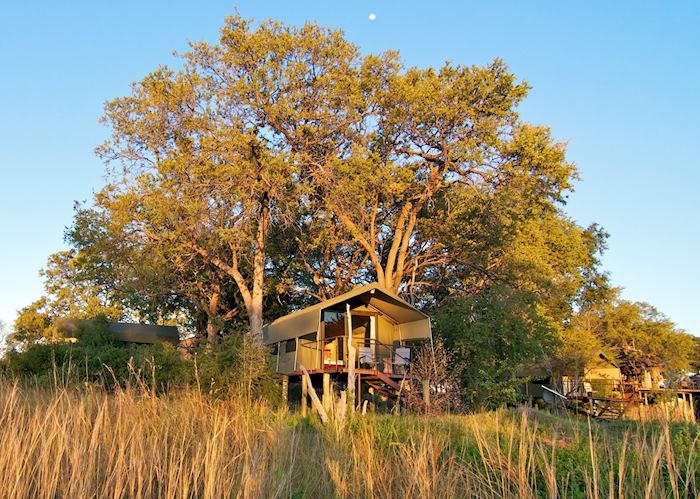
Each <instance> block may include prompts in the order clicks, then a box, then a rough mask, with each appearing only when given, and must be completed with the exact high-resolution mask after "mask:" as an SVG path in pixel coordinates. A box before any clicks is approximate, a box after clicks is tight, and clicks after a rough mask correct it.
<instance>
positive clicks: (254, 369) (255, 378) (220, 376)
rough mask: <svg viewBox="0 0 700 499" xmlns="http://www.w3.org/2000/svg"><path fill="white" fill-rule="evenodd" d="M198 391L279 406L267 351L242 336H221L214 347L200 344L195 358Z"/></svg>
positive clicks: (277, 388)
mask: <svg viewBox="0 0 700 499" xmlns="http://www.w3.org/2000/svg"><path fill="white" fill-rule="evenodd" d="M196 374H197V377H198V379H199V381H200V383H201V385H202V386H201V388H202V389H205V390H207V392H208V393H210V394H212V395H215V396H231V395H234V396H243V397H245V398H248V399H253V398H266V399H267V400H269V401H272V402H278V401H279V398H280V393H281V392H280V390H279V384H278V381H279V379H278V376H277V374H276V373H275V371H274V369H273V368H272V365H271V357H270V355H269V352H268V350H267V348H266V347H264V346H262V345H259V344H258V343H256V342H255V341H253V340H252V339H251V337H250V335H248V334H245V333H233V334H229V335H227V336H224V337H223V338H222V339H221V341H220V342H219V343H217V344H210V343H205V344H203V345H202V346H201V347H200V348H199V350H198V352H197V356H196Z"/></svg>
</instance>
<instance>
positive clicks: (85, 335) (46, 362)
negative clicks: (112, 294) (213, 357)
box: [6, 319, 191, 390]
mask: <svg viewBox="0 0 700 499" xmlns="http://www.w3.org/2000/svg"><path fill="white" fill-rule="evenodd" d="M73 336H74V337H75V338H77V339H78V341H77V343H73V342H59V343H44V344H40V343H35V344H30V345H28V346H27V347H26V348H23V349H22V350H16V349H15V350H11V351H9V352H8V353H7V355H6V361H7V365H8V367H9V369H10V371H11V372H12V373H13V374H14V375H15V376H19V377H24V378H33V379H36V380H37V381H39V382H41V383H46V384H53V383H55V382H57V381H60V382H61V383H63V384H70V383H76V382H89V383H98V384H102V385H106V386H114V384H115V383H117V384H119V385H121V386H124V385H126V384H127V383H131V384H137V383H143V385H145V386H148V387H149V388H151V389H158V390H163V389H166V388H168V387H174V386H182V385H184V384H186V383H187V382H188V380H189V379H190V370H191V368H190V366H189V365H188V364H187V363H186V362H185V361H183V360H181V359H180V355H179V353H178V352H177V350H176V348H175V347H174V346H172V345H171V344H169V343H156V344H153V345H134V344H124V343H121V342H119V341H117V340H116V339H115V338H114V335H112V334H111V333H109V332H108V331H107V320H106V319H101V320H96V321H91V322H90V323H85V324H81V325H80V326H79V327H78V329H77V331H76V332H75V333H74V334H73Z"/></svg>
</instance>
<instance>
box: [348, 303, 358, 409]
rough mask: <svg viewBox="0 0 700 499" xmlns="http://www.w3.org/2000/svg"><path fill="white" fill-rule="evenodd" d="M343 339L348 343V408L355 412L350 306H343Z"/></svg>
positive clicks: (353, 353) (353, 352)
mask: <svg viewBox="0 0 700 499" xmlns="http://www.w3.org/2000/svg"><path fill="white" fill-rule="evenodd" d="M345 337H346V339H347V342H348V394H347V396H348V407H349V408H350V412H355V356H356V352H355V346H354V345H353V344H352V314H351V313H350V304H349V303H346V304H345Z"/></svg>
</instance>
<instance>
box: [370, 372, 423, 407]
mask: <svg viewBox="0 0 700 499" xmlns="http://www.w3.org/2000/svg"><path fill="white" fill-rule="evenodd" d="M362 381H363V382H365V383H367V385H369V386H370V387H372V388H374V390H375V393H377V394H382V395H385V396H386V397H388V398H390V399H391V400H395V401H397V400H399V399H404V400H410V401H411V402H412V403H418V404H422V403H423V399H422V398H420V397H419V396H418V395H416V394H415V393H413V392H412V391H411V390H407V389H406V387H403V388H402V387H401V384H400V383H398V382H397V381H396V380H394V379H392V378H390V377H389V376H387V375H386V374H384V373H383V372H381V371H373V372H372V373H371V374H367V373H365V374H363V375H362Z"/></svg>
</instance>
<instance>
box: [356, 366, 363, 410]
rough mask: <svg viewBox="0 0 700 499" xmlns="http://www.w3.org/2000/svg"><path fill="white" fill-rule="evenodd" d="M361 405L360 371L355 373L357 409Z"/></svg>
mask: <svg viewBox="0 0 700 499" xmlns="http://www.w3.org/2000/svg"><path fill="white" fill-rule="evenodd" d="M361 407H362V373H357V409H358V410H360V408H361Z"/></svg>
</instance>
